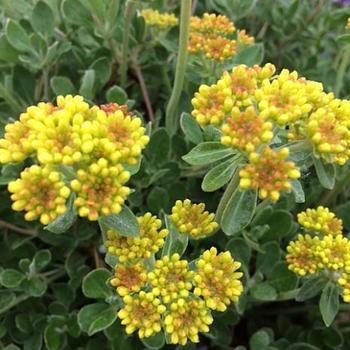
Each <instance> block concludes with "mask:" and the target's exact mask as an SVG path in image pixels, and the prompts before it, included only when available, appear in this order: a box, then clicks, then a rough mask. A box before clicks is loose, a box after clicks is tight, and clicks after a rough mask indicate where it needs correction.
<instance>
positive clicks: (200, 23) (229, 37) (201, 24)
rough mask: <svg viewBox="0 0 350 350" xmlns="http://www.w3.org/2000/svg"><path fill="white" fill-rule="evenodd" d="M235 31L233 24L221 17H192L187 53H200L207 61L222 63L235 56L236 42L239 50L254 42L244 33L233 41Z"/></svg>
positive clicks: (207, 15) (206, 15)
mask: <svg viewBox="0 0 350 350" xmlns="http://www.w3.org/2000/svg"><path fill="white" fill-rule="evenodd" d="M235 31H236V28H235V26H234V24H233V23H232V22H231V21H230V20H229V19H228V18H227V17H225V16H223V15H216V14H208V13H204V15H203V17H196V16H193V17H191V22H190V39H189V44H188V51H189V52H190V53H191V54H198V53H202V54H203V55H204V57H205V58H207V59H209V60H216V61H223V60H225V59H227V58H229V57H232V56H233V55H235V54H236V52H237V40H238V41H239V46H240V48H241V47H244V46H247V45H251V44H252V43H253V42H254V38H252V37H249V36H248V35H247V34H246V33H245V31H242V32H239V33H238V34H237V40H235V39H234V38H233V33H234V32H235Z"/></svg>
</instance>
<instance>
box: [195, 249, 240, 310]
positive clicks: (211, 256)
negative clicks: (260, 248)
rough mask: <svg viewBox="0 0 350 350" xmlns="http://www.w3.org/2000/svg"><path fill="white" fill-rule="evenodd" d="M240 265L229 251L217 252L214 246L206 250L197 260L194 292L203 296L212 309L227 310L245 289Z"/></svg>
mask: <svg viewBox="0 0 350 350" xmlns="http://www.w3.org/2000/svg"><path fill="white" fill-rule="evenodd" d="M240 266H241V264H240V263H239V262H237V261H234V259H233V258H232V256H231V254H230V252H228V251H226V252H224V253H220V254H217V250H216V248H214V247H212V248H210V250H206V251H205V252H204V253H203V254H202V255H201V256H200V257H199V259H198V260H197V261H196V267H197V270H196V275H195V277H194V281H195V289H194V294H195V295H197V296H201V297H203V299H204V300H205V302H206V305H207V307H209V308H210V309H212V310H217V311H225V310H226V308H227V306H228V305H230V303H231V302H237V301H238V298H239V296H240V295H241V293H242V291H243V286H242V282H241V281H240V278H241V277H242V276H243V273H242V272H237V270H238V269H239V268H240Z"/></svg>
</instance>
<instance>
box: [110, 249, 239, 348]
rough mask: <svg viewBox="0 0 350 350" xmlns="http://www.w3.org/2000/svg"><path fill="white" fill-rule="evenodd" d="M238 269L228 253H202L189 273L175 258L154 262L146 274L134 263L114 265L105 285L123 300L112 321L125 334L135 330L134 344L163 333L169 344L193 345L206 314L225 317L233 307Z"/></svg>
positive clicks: (209, 320)
mask: <svg viewBox="0 0 350 350" xmlns="http://www.w3.org/2000/svg"><path fill="white" fill-rule="evenodd" d="M239 267H240V263H238V262H235V261H234V260H233V258H232V257H231V254H230V253H229V252H224V253H220V254H217V250H216V248H211V249H210V250H208V251H205V252H204V253H203V255H202V256H200V257H199V259H198V261H197V262H196V268H195V270H193V271H192V270H190V269H189V266H188V262H187V261H186V260H181V259H180V255H179V254H173V255H171V256H164V257H163V258H161V259H160V260H156V261H155V263H154V266H153V267H150V270H149V272H148V273H146V272H145V268H144V265H140V264H139V263H137V264H136V265H134V266H131V265H125V264H124V265H122V266H118V265H117V266H116V267H115V276H114V278H112V279H111V284H112V285H113V286H114V287H116V288H117V292H118V293H119V294H120V295H121V296H124V299H123V301H124V307H123V308H122V309H121V310H120V312H119V313H118V316H119V318H120V319H121V320H122V324H124V325H126V332H127V333H128V334H130V333H132V332H134V331H136V330H138V334H139V337H140V338H145V337H149V336H151V335H153V334H154V333H157V332H160V331H161V329H162V328H163V330H164V332H165V333H166V335H167V338H168V339H169V342H170V343H172V344H181V345H185V344H186V343H187V341H188V340H190V341H192V342H198V341H199V339H198V333H199V332H208V331H209V325H210V324H211V323H212V322H213V318H212V316H211V313H210V310H216V311H225V310H226V307H227V306H228V305H229V304H230V303H231V302H237V301H238V298H239V296H240V294H241V293H242V291H243V286H242V283H241V281H240V278H241V277H242V275H243V274H242V273H241V272H237V269H238V268H239ZM143 289H144V290H143ZM146 291H147V292H146Z"/></svg>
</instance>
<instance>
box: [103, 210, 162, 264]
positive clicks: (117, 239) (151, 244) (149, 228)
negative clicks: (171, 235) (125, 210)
mask: <svg viewBox="0 0 350 350" xmlns="http://www.w3.org/2000/svg"><path fill="white" fill-rule="evenodd" d="M137 220H138V222H139V225H140V235H139V236H137V237H124V236H121V235H120V234H119V233H118V232H115V231H112V230H109V231H108V232H107V236H108V239H107V240H106V242H105V245H106V247H107V249H108V252H109V253H110V254H113V255H117V256H118V258H119V261H120V262H121V263H124V262H126V261H128V260H129V261H130V260H135V259H136V260H137V259H148V258H150V257H151V256H152V254H154V253H157V252H158V251H159V249H160V248H161V247H162V246H163V245H164V238H165V237H166V236H167V235H168V230H166V229H162V230H161V229H160V228H161V226H162V222H161V221H160V220H159V219H157V217H156V216H152V214H151V213H146V214H145V215H143V216H140V217H138V218H137Z"/></svg>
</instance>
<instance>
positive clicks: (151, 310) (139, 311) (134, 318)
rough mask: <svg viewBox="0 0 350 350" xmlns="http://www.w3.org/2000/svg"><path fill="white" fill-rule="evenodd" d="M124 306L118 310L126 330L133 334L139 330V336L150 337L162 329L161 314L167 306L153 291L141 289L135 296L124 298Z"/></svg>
mask: <svg viewBox="0 0 350 350" xmlns="http://www.w3.org/2000/svg"><path fill="white" fill-rule="evenodd" d="M123 301H124V304H125V305H124V307H123V308H122V309H121V310H120V311H119V312H118V317H119V318H120V319H121V323H122V325H125V326H126V328H125V332H126V333H127V334H131V333H133V332H135V331H136V330H138V335H139V337H140V338H141V339H142V338H148V337H150V336H152V335H153V334H155V333H158V332H160V330H161V316H162V314H163V313H164V312H165V310H166V308H165V306H164V305H162V304H161V301H160V300H159V299H158V298H156V297H155V296H154V295H153V294H152V293H146V292H144V291H141V292H140V293H139V294H136V295H134V296H130V295H126V296H125V297H124V298H123Z"/></svg>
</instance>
